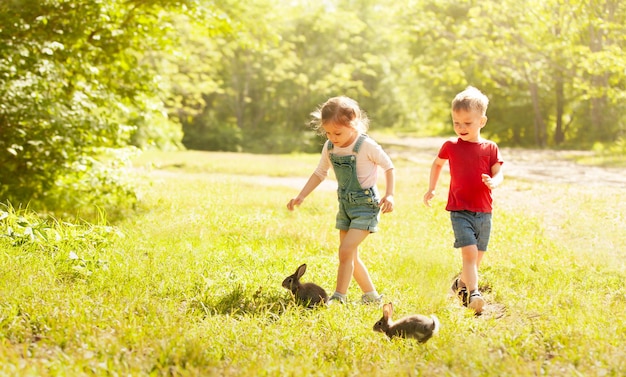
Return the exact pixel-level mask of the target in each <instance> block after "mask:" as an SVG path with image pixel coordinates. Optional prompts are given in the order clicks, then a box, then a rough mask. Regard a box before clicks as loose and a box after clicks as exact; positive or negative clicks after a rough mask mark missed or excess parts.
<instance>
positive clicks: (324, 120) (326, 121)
mask: <svg viewBox="0 0 626 377" xmlns="http://www.w3.org/2000/svg"><path fill="white" fill-rule="evenodd" d="M311 116H312V117H313V119H312V121H311V125H312V126H313V128H314V129H315V131H317V132H318V133H320V134H322V135H326V137H327V139H328V140H327V141H326V142H325V143H324V147H323V148H322V155H321V158H320V162H319V164H318V166H317V169H315V171H314V172H313V174H311V177H310V178H309V180H308V181H307V183H306V184H305V185H304V187H303V188H302V190H301V191H300V193H299V194H298V196H296V197H295V198H293V199H291V200H290V201H289V203H288V204H287V208H288V209H289V210H290V211H293V209H294V208H295V206H299V205H300V204H302V202H303V201H304V199H305V198H306V197H307V196H308V195H309V194H310V193H311V192H312V191H313V190H314V189H315V188H316V187H317V186H319V184H320V183H321V182H322V181H323V180H324V179H325V178H326V177H327V176H328V169H329V168H330V167H331V166H332V168H333V170H334V172H335V176H336V178H337V184H338V188H337V196H338V199H339V211H338V212H337V218H336V225H335V227H336V228H337V229H339V268H338V270H337V287H336V289H335V293H333V295H332V296H331V297H330V299H329V303H333V302H340V303H345V302H346V295H347V293H348V286H349V285H350V280H351V279H352V276H354V279H355V280H356V282H357V284H359V287H360V288H361V290H362V291H363V296H362V297H361V301H362V302H363V303H370V302H374V303H380V301H381V298H382V296H381V295H379V294H378V292H377V291H376V288H375V287H374V284H373V283H372V279H371V278H370V275H369V272H368V271H367V268H366V267H365V264H363V261H362V260H361V258H360V257H359V252H358V247H359V245H360V244H361V242H363V240H365V238H366V237H367V236H368V235H369V234H370V233H374V232H376V231H377V230H378V221H379V218H380V212H382V213H387V212H391V211H393V190H394V183H395V175H394V166H393V163H392V161H391V159H390V158H389V156H388V155H387V154H386V153H385V152H384V151H383V149H382V148H381V147H380V145H378V144H377V143H376V142H375V141H374V140H372V139H371V138H369V137H368V136H367V135H366V131H367V129H368V125H369V120H368V118H367V116H366V115H365V114H364V113H363V112H362V111H361V109H360V108H359V105H358V104H357V102H356V101H354V100H353V99H351V98H348V97H333V98H330V99H329V100H328V101H326V102H325V103H324V104H323V105H322V106H321V107H320V108H318V109H317V110H316V111H315V112H313V113H312V114H311ZM379 166H380V167H381V168H382V169H383V170H384V172H385V179H386V185H385V195H384V196H383V197H382V198H380V197H379V195H378V189H377V187H376V182H377V179H378V167H379Z"/></svg>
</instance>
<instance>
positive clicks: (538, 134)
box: [528, 82, 546, 148]
mask: <svg viewBox="0 0 626 377" xmlns="http://www.w3.org/2000/svg"><path fill="white" fill-rule="evenodd" d="M528 87H529V89H530V98H531V99H532V102H533V114H534V122H533V124H534V126H535V144H536V145H537V146H539V147H540V148H545V146H546V124H545V122H544V121H543V117H542V116H541V107H540V106H539V88H538V87H537V84H536V83H534V82H529V83H528Z"/></svg>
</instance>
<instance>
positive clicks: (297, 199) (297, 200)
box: [287, 196, 304, 211]
mask: <svg viewBox="0 0 626 377" xmlns="http://www.w3.org/2000/svg"><path fill="white" fill-rule="evenodd" d="M303 201H304V199H303V198H301V197H299V196H297V197H295V198H293V199H291V200H290V201H289V203H287V209H288V210H290V211H293V209H294V208H296V206H299V205H300V204H302V202H303Z"/></svg>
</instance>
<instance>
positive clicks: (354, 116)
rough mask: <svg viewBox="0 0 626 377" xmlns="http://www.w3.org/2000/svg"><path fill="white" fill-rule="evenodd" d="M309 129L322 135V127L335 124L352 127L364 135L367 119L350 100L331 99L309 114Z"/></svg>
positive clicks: (345, 98)
mask: <svg viewBox="0 0 626 377" xmlns="http://www.w3.org/2000/svg"><path fill="white" fill-rule="evenodd" d="M311 118H312V119H311V127H312V128H313V129H314V130H315V131H316V132H317V133H319V134H321V135H323V134H324V129H323V126H324V125H326V124H336V125H341V126H346V127H352V128H354V129H356V130H358V131H359V132H360V133H366V132H367V129H368V127H369V119H368V118H367V115H366V114H365V113H364V112H363V111H362V110H361V108H360V107H359V104H358V103H357V102H356V101H355V100H353V99H352V98H349V97H345V96H340V97H332V98H330V99H328V100H327V101H326V102H324V103H323V104H322V105H321V106H320V107H319V108H318V109H317V110H315V111H314V112H312V113H311Z"/></svg>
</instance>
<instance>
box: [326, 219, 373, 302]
mask: <svg viewBox="0 0 626 377" xmlns="http://www.w3.org/2000/svg"><path fill="white" fill-rule="evenodd" d="M368 235H369V231H367V230H360V229H350V230H347V231H345V230H341V231H339V241H340V242H339V268H338V269H337V288H336V289H335V291H337V292H339V293H341V294H344V295H345V294H346V293H347V292H348V287H349V286H350V280H352V276H353V275H354V278H355V279H356V281H357V283H358V284H359V286H360V287H361V289H363V287H365V288H369V287H368V281H369V274H368V273H367V269H366V268H365V266H364V265H363V262H361V260H360V259H359V257H358V247H359V245H360V244H361V242H363V240H364V239H365V238H366V237H367V236H368ZM364 275H365V276H366V279H365V278H364ZM369 285H370V286H371V285H372V282H371V281H369ZM372 287H373V286H372ZM371 290H373V288H372V289H369V290H367V291H364V292H369V291H371Z"/></svg>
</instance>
